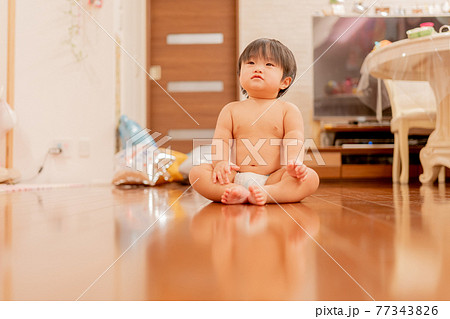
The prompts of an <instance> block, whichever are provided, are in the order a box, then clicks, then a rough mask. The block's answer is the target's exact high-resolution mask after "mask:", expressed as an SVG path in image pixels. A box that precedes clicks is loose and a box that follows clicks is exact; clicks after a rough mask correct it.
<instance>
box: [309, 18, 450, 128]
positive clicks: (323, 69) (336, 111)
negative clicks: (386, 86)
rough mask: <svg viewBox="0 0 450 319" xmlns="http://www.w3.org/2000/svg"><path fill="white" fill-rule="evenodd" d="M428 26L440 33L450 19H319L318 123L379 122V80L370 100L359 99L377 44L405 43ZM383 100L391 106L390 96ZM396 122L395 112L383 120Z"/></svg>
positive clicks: (367, 94) (372, 82) (316, 47)
mask: <svg viewBox="0 0 450 319" xmlns="http://www.w3.org/2000/svg"><path fill="white" fill-rule="evenodd" d="M423 22H433V23H434V27H435V29H436V30H439V28H440V27H441V26H442V25H444V24H447V25H449V24H450V17H449V16H446V17H425V16H415V17H403V16H402V17H361V18H359V19H358V17H338V16H324V17H313V47H314V61H315V63H314V67H313V68H314V118H315V119H319V120H320V119H322V120H326V119H328V120H333V119H334V120H336V119H345V120H358V119H359V120H361V118H364V119H366V120H374V119H375V109H376V107H375V106H376V96H377V79H375V78H372V77H371V79H370V87H369V89H368V90H367V91H366V92H364V99H360V98H358V96H357V94H356V87H357V86H358V83H359V78H360V68H361V65H362V63H363V61H364V58H365V57H366V56H367V55H368V54H369V53H370V52H371V51H372V49H373V47H374V45H375V41H378V42H379V41H381V40H389V41H391V42H394V41H398V40H401V39H405V38H406V37H407V36H406V31H407V30H409V29H413V28H416V27H418V26H419V25H420V24H421V23H423ZM383 99H386V100H387V101H386V102H387V103H389V102H388V96H387V94H386V93H385V92H384V94H383ZM390 118H391V109H390V108H387V109H385V110H384V111H383V119H384V120H389V119H390Z"/></svg>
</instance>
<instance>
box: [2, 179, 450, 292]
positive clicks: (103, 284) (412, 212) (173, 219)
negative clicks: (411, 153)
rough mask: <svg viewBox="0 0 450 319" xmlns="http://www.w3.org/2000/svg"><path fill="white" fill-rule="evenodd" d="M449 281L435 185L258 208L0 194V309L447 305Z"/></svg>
mask: <svg viewBox="0 0 450 319" xmlns="http://www.w3.org/2000/svg"><path fill="white" fill-rule="evenodd" d="M448 269H450V191H449V189H448V188H446V186H445V184H444V185H437V184H435V185H433V186H421V185H420V184H410V185H409V186H408V185H405V186H400V185H392V184H391V183H390V182H383V181H343V182H332V181H329V182H327V181H322V184H321V186H320V187H319V190H318V191H317V193H316V194H314V195H313V196H311V197H309V198H307V199H306V200H304V202H303V203H296V204H284V205H281V206H278V205H275V204H273V205H266V206H263V207H256V206H251V205H234V206H225V205H221V204H218V203H211V202H210V201H208V200H206V199H204V198H203V197H201V196H200V195H198V194H197V193H196V192H195V191H193V190H192V189H191V188H189V187H188V186H184V185H179V184H175V183H172V184H168V185H165V186H160V187H154V188H137V189H119V188H114V187H78V188H60V189H50V190H38V191H27V192H14V193H0V300H450V289H449V288H448V287H449V286H450V272H449V271H448Z"/></svg>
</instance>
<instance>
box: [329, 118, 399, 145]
mask: <svg viewBox="0 0 450 319" xmlns="http://www.w3.org/2000/svg"><path fill="white" fill-rule="evenodd" d="M343 144H367V145H373V144H394V135H393V134H392V133H391V127H390V125H389V124H386V123H372V122H363V123H358V124H333V123H326V124H324V125H323V128H322V130H321V145H322V146H341V145H343Z"/></svg>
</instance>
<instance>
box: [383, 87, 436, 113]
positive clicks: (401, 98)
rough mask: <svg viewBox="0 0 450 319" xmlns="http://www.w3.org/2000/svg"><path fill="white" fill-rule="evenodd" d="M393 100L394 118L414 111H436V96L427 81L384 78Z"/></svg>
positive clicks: (390, 97)
mask: <svg viewBox="0 0 450 319" xmlns="http://www.w3.org/2000/svg"><path fill="white" fill-rule="evenodd" d="M384 84H385V86H386V90H387V92H388V94H389V100H390V101H391V108H392V118H396V117H399V116H401V115H403V114H405V113H409V112H412V111H421V112H425V113H436V98H435V96H434V93H433V90H432V89H431V86H430V83H429V82H427V81H397V80H384Z"/></svg>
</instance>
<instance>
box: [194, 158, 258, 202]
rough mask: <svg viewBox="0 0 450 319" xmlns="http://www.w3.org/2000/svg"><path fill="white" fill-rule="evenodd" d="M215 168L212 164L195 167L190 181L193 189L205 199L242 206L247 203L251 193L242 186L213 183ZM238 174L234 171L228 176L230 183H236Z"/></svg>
mask: <svg viewBox="0 0 450 319" xmlns="http://www.w3.org/2000/svg"><path fill="white" fill-rule="evenodd" d="M212 171H213V167H212V165H211V164H201V165H199V166H194V167H193V168H192V169H191V171H190V172H189V181H190V182H191V184H192V187H193V188H194V189H195V190H196V191H197V192H199V193H200V194H201V195H203V196H204V197H206V198H208V199H210V200H212V201H215V202H222V203H224V204H241V203H245V202H247V198H248V195H249V194H250V192H249V191H248V190H247V189H246V188H245V187H243V186H242V185H237V184H234V183H229V184H222V185H221V184H220V183H219V182H216V183H213V181H212ZM235 176H236V172H234V171H233V170H232V171H231V174H230V175H229V176H228V178H229V180H230V181H234V177H235Z"/></svg>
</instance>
